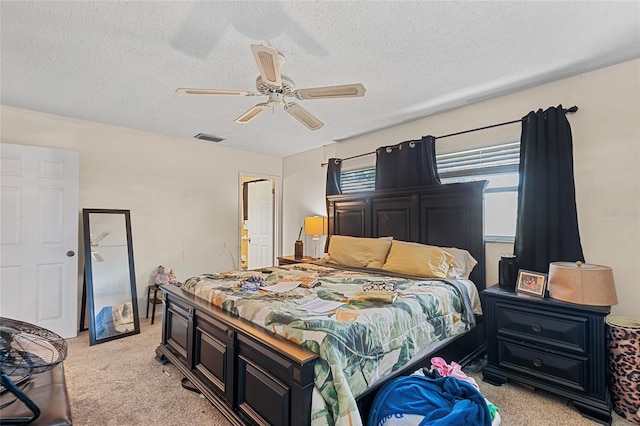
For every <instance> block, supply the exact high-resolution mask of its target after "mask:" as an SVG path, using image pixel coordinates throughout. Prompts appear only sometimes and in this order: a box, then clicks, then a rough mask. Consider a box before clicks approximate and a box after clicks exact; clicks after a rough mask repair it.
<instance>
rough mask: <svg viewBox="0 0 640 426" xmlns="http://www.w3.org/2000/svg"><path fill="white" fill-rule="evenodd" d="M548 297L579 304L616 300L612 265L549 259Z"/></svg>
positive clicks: (608, 304)
mask: <svg viewBox="0 0 640 426" xmlns="http://www.w3.org/2000/svg"><path fill="white" fill-rule="evenodd" d="M549 297H551V298H552V299H558V300H562V301H565V302H570V303H578V304H580V305H593V306H611V305H616V304H617V303H618V296H617V295H616V286H615V284H614V282H613V271H612V270H611V268H609V267H608V266H601V265H591V264H588V263H582V262H552V263H551V264H550V265H549Z"/></svg>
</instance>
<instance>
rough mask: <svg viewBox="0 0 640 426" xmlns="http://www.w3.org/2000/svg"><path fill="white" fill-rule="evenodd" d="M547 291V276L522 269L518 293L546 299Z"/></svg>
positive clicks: (517, 286) (519, 274)
mask: <svg viewBox="0 0 640 426" xmlns="http://www.w3.org/2000/svg"><path fill="white" fill-rule="evenodd" d="M546 289H547V274H543V273H541V272H533V271H527V270H525V269H520V270H519V271H518V280H517V281H516V292H518V293H522V294H526V295H529V296H535V297H539V298H540V299H544V296H545V290H546Z"/></svg>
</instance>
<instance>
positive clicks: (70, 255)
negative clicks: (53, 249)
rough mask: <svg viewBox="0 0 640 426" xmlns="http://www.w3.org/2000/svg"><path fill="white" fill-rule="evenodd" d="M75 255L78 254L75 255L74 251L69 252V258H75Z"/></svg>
mask: <svg viewBox="0 0 640 426" xmlns="http://www.w3.org/2000/svg"><path fill="white" fill-rule="evenodd" d="M75 254H76V253H75V252H74V251H73V250H69V251H68V252H67V256H69V257H73V256H74V255H75Z"/></svg>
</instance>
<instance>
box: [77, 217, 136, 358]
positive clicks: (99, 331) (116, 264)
mask: <svg viewBox="0 0 640 426" xmlns="http://www.w3.org/2000/svg"><path fill="white" fill-rule="evenodd" d="M82 222H83V229H84V248H85V274H86V282H87V296H88V299H89V339H90V341H91V345H95V344H96V343H102V342H105V341H109V340H113V339H118V338H120V337H125V336H129V335H132V334H137V333H139V332H140V323H139V320H138V303H137V295H136V279H135V270H134V266H133V245H132V238H131V220H130V216H129V210H106V209H83V210H82Z"/></svg>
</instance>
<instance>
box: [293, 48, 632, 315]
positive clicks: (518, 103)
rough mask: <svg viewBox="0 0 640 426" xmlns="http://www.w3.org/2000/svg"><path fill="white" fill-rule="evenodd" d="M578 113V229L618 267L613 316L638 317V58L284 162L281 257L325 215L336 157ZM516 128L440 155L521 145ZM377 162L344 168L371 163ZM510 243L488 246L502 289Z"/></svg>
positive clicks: (445, 143) (465, 139)
mask: <svg viewBox="0 0 640 426" xmlns="http://www.w3.org/2000/svg"><path fill="white" fill-rule="evenodd" d="M559 104H562V105H563V106H564V107H570V106H572V105H577V106H578V107H579V111H578V112H577V113H576V114H570V115H569V116H568V117H569V121H570V123H571V127H572V132H573V141H574V167H575V180H576V202H577V206H578V222H579V226H580V233H581V238H582V246H583V249H584V253H585V257H586V260H587V262H590V263H596V264H602V265H608V266H611V267H612V268H613V272H614V277H615V280H616V287H617V292H618V298H619V300H620V303H619V304H618V305H617V306H615V307H614V308H613V313H614V314H616V315H626V316H633V317H638V316H640V310H639V308H638V306H640V285H638V279H639V278H638V277H640V60H634V61H630V62H626V63H623V64H619V65H615V66H612V67H608V68H604V69H601V70H597V71H593V72H590V73H586V74H582V75H579V76H576V77H571V78H567V79H563V80H559V81H556V82H553V83H548V84H545V85H541V86H538V87H534V88H531V89H527V90H524V91H521V92H517V93H513V94H510V95H505V96H502V97H499V98H496V99H492V100H488V101H484V102H479V103H475V104H472V105H469V106H466V107H462V108H457V109H454V110H451V111H448V112H444V113H440V114H437V115H433V116H430V117H426V118H423V119H420V120H416V121H413V122H410V123H405V124H402V125H399V126H396V127H393V128H388V129H385V130H381V131H378V132H374V133H370V134H367V135H363V136H360V137H355V138H352V139H348V140H345V141H341V142H338V143H333V144H331V145H327V146H325V147H323V148H319V149H315V150H312V151H307V152H304V153H301V154H297V155H292V156H289V157H286V158H285V159H284V161H283V176H284V180H283V186H284V206H285V210H284V212H283V214H284V217H283V222H284V224H285V225H284V229H283V247H284V248H283V251H284V252H285V253H286V254H289V253H291V252H292V251H293V241H294V240H295V235H294V234H295V233H296V232H297V230H298V229H299V225H297V224H298V223H300V220H301V218H302V217H304V216H305V215H306V214H307V213H309V212H310V211H311V210H313V211H316V210H318V211H323V209H324V199H323V197H324V179H325V174H326V170H325V169H324V168H321V167H320V163H321V162H323V161H326V160H327V159H328V158H329V157H332V156H336V157H347V156H350V155H355V154H361V153H365V152H369V151H372V150H375V149H376V148H377V147H379V146H383V145H391V144H395V143H398V142H401V141H403V140H408V139H415V138H419V137H421V136H423V135H427V134H432V135H435V136H438V135H444V134H449V133H454V132H457V131H461V130H465V129H471V128H475V127H481V126H484V125H488V124H493V123H498V122H502V121H509V120H514V119H518V118H520V117H523V116H524V115H526V114H527V113H528V112H529V111H531V110H537V109H539V108H543V109H545V108H547V107H549V106H557V105H559ZM520 131H521V126H520V125H519V124H515V125H510V126H504V127H500V128H495V129H490V130H486V131H481V132H475V133H472V134H468V135H463V136H459V137H453V138H446V139H441V140H439V141H438V142H437V150H438V152H439V153H443V152H451V151H457V150H460V149H465V148H472V147H481V146H485V145H489V144H493V143H496V142H502V141H508V140H519V138H520ZM374 160H375V157H374V156H367V157H363V158H361V159H359V160H354V161H351V162H345V163H344V165H343V167H344V168H345V169H348V168H356V167H361V166H363V165H373V163H374ZM511 251H512V247H511V246H510V245H504V244H498V245H493V244H491V245H488V247H487V281H488V283H489V284H492V283H495V282H496V281H497V262H498V259H499V255H500V254H502V253H509V252H511Z"/></svg>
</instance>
